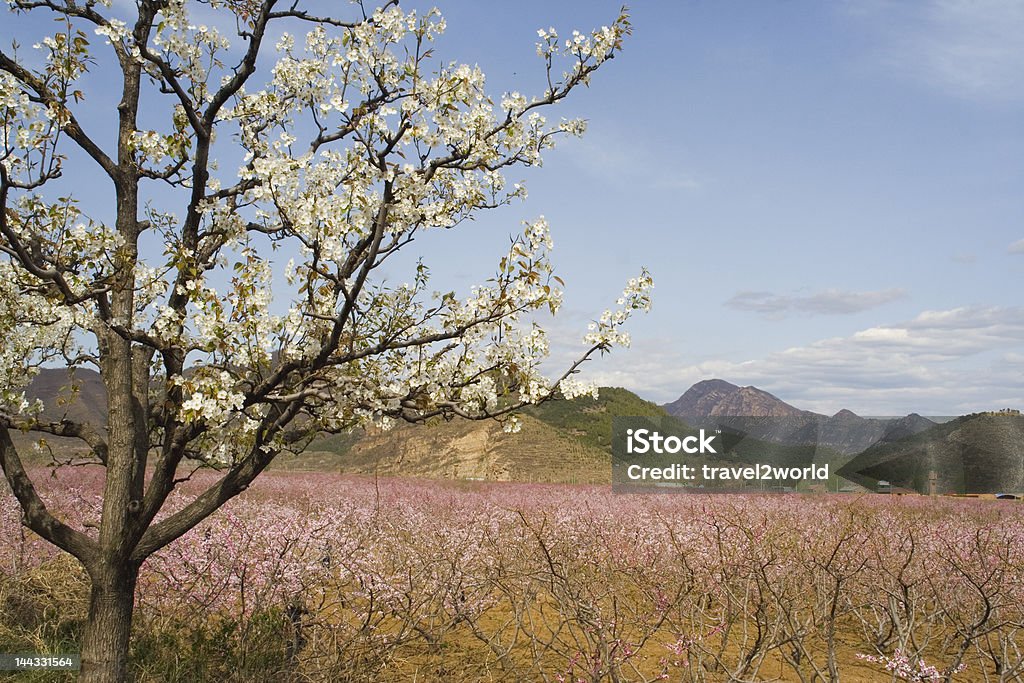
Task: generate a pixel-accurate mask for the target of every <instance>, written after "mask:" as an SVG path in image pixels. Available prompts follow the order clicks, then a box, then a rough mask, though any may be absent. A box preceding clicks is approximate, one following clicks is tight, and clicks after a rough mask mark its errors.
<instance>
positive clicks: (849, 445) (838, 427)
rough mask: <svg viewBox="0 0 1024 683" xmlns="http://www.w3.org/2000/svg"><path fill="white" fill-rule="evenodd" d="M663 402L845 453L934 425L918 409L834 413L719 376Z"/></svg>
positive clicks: (698, 417) (760, 433)
mask: <svg viewBox="0 0 1024 683" xmlns="http://www.w3.org/2000/svg"><path fill="white" fill-rule="evenodd" d="M664 408H665V410H666V411H667V412H668V413H669V414H670V415H673V416H675V417H679V418H681V419H683V420H686V421H688V422H690V423H692V424H695V425H699V424H702V423H708V422H709V421H714V422H716V423H720V424H726V425H728V426H731V427H734V428H736V429H740V430H743V431H744V432H746V433H748V434H750V435H751V436H752V437H755V438H758V439H764V440H766V441H771V442H774V443H784V444H818V445H822V446H827V447H830V448H833V449H835V450H837V451H839V452H840V453H844V454H846V455H853V454H856V453H860V452H861V451H863V450H864V449H866V448H869V447H870V446H872V445H874V444H876V443H879V442H885V441H892V440H894V439H896V438H900V437H902V436H906V435H908V434H914V433H917V432H920V431H922V430H924V429H928V428H930V427H933V426H934V425H935V423H934V422H932V421H931V420H928V419H927V418H924V417H921V416H920V415H917V414H911V415H908V416H906V417H902V418H897V419H870V418H864V417H860V416H859V415H857V414H856V413H854V412H853V411H851V410H845V409H844V410H840V411H839V412H837V413H836V414H835V415H832V416H826V415H821V414H819V413H813V412H811V411H808V410H800V409H799V408H795V407H794V406H792V405H790V404H788V403H786V402H785V401H783V400H781V399H779V398H777V397H776V396H774V395H772V394H770V393H768V392H767V391H763V390H761V389H758V388H757V387H738V386H736V385H735V384H731V383H729V382H726V381H724V380H720V379H710V380H704V381H702V382H697V383H696V384H694V385H693V386H692V387H690V388H689V389H687V390H686V393H684V394H683V395H682V396H680V397H679V398H678V399H676V400H675V401H673V402H672V403H668V404H666V405H665V406H664ZM711 418H714V420H711ZM723 418H725V419H723Z"/></svg>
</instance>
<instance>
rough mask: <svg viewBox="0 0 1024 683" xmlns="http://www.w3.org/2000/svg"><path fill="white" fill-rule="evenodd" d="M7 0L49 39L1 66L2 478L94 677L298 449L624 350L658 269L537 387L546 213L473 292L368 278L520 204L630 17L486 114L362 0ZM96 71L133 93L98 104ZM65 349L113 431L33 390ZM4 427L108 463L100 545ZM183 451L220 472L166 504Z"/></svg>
mask: <svg viewBox="0 0 1024 683" xmlns="http://www.w3.org/2000/svg"><path fill="white" fill-rule="evenodd" d="M7 4H8V5H9V6H10V9H11V10H12V12H13V13H14V14H13V16H9V17H8V19H6V20H5V24H6V25H7V26H11V25H13V23H14V22H17V21H25V22H26V23H25V27H26V30H28V29H34V28H35V27H38V26H39V24H38V22H34V21H33V17H35V16H36V15H38V14H50V15H53V16H54V17H56V19H57V24H56V26H57V29H56V31H55V32H53V33H52V34H50V35H45V36H42V37H41V39H40V41H39V42H38V43H37V44H36V45H34V46H32V48H33V49H26V48H24V47H22V46H18V45H16V44H15V45H13V46H12V47H11V48H10V49H5V50H4V51H0V145H2V146H0V252H3V254H4V255H5V258H3V259H2V260H0V290H2V293H0V338H2V339H3V341H2V342H0V464H2V465H3V470H4V473H5V475H6V478H7V481H8V482H9V484H10V486H11V488H12V490H13V492H14V495H15V496H16V497H17V499H18V501H19V503H20V505H21V508H22V510H23V515H24V517H23V521H24V524H25V525H26V526H28V527H29V528H31V529H32V530H33V531H35V532H36V533H37V534H39V535H40V536H42V537H43V538H45V539H47V540H48V541H50V542H52V543H54V544H55V545H57V546H59V547H60V548H62V549H63V550H65V551H67V552H69V553H71V554H72V555H74V556H75V557H76V558H78V559H79V560H80V561H81V563H82V564H83V566H84V567H85V569H86V570H87V572H88V575H89V577H90V580H91V585H92V590H91V596H90V601H89V619H88V624H87V627H86V632H85V634H84V640H83V644H82V659H83V666H82V678H83V679H84V680H112V681H113V680H122V679H124V677H125V675H126V668H125V667H126V653H127V647H128V637H129V629H130V624H131V615H132V604H133V594H134V587H135V583H136V580H137V576H138V571H139V567H140V565H141V564H142V563H143V562H144V561H145V560H146V558H147V557H149V556H150V555H151V554H152V553H153V552H155V551H156V550H158V549H160V548H162V547H164V546H166V545H167V544H168V543H170V542H172V541H173V540H175V539H176V538H179V537H180V536H182V535H183V534H185V533H186V532H187V531H188V530H189V529H191V528H193V527H195V526H196V525H197V524H198V523H200V522H201V521H202V520H203V519H204V518H206V517H207V516H208V515H210V514H211V513H212V512H214V511H215V510H217V509H218V507H219V506H221V505H222V504H223V503H224V502H225V501H227V500H229V499H231V498H232V497H234V496H236V495H237V494H238V493H240V492H241V491H243V490H244V489H245V488H246V487H247V486H248V485H249V483H250V482H252V481H253V479H254V478H255V477H256V476H257V475H259V474H260V472H262V471H263V470H264V469H265V468H266V467H267V465H268V464H269V463H270V462H271V460H272V459H273V458H274V457H275V456H276V455H278V454H279V453H281V452H282V451H284V450H286V449H295V448H300V447H301V446H302V444H303V443H304V442H305V440H307V439H308V438H309V437H310V436H311V435H313V434H315V433H317V432H320V431H339V430H346V429H350V428H353V427H357V426H359V425H365V424H368V423H378V424H385V425H386V424H387V423H389V422H390V421H393V420H396V419H397V420H406V421H411V422H420V421H423V420H426V419H429V418H431V417H436V416H441V417H452V416H461V417H466V418H477V419H479V418H489V417H493V418H502V419H505V418H506V417H507V416H508V415H509V413H510V412H511V411H513V410H515V409H516V408H518V407H521V406H522V405H524V404H527V403H535V402H539V401H542V400H544V399H546V398H548V397H550V396H552V395H553V394H554V393H555V392H556V391H558V390H559V389H560V390H561V393H563V394H564V395H566V396H568V397H572V396H573V395H576V394H579V393H581V392H585V391H588V390H589V389H588V388H587V387H585V386H583V385H581V384H580V383H579V382H577V381H575V380H574V379H573V378H572V376H571V375H572V374H573V373H574V371H575V370H576V369H577V368H578V366H579V363H580V362H582V361H583V360H585V359H586V358H588V357H589V356H591V355H592V354H594V353H596V352H598V351H604V350H607V349H608V348H610V347H612V346H614V345H617V344H622V343H628V337H627V336H625V333H623V332H622V331H621V327H622V324H623V323H624V322H625V321H626V319H627V318H628V316H629V314H630V312H631V311H634V310H637V309H646V308H647V307H648V305H649V296H648V291H649V288H650V287H651V280H650V278H649V276H648V275H647V274H646V273H642V274H641V275H640V276H639V277H638V278H636V279H634V280H632V281H630V284H629V286H628V287H627V289H626V291H625V292H624V294H623V297H622V298H621V299H620V300H619V302H618V309H617V310H615V311H609V312H606V313H605V314H604V315H603V316H602V317H600V319H599V320H598V321H596V322H595V323H594V324H593V325H592V328H591V330H590V333H589V334H588V335H587V337H586V342H587V346H586V350H585V351H583V353H582V355H581V356H580V358H579V360H578V361H577V362H576V363H574V364H572V365H571V366H570V367H569V368H568V369H567V371H566V373H565V374H564V375H563V376H562V377H560V378H558V379H555V380H549V379H546V378H545V377H544V376H543V375H542V373H541V372H540V369H539V365H540V363H541V361H542V360H543V359H544V358H545V356H546V355H547V351H548V343H547V341H546V337H545V333H544V331H543V329H542V328H541V327H540V326H539V325H538V324H537V322H536V320H537V317H536V315H534V314H535V312H538V311H541V312H542V311H545V310H550V311H551V312H555V311H556V310H557V309H558V307H559V303H560V301H561V288H560V286H561V285H562V283H561V281H560V280H559V279H558V278H557V277H556V276H555V275H554V274H553V271H552V267H551V265H550V262H549V259H548V252H549V250H550V248H551V246H552V242H551V237H550V234H549V231H548V225H547V223H546V221H545V220H544V219H543V218H540V219H537V220H534V221H531V222H527V223H526V224H525V230H524V231H523V232H522V234H521V235H519V236H518V237H517V238H515V239H513V240H512V242H511V245H510V248H509V249H508V251H507V253H505V254H504V255H502V256H501V258H500V260H499V262H498V264H497V267H496V270H495V273H494V275H493V277H492V278H490V279H489V280H487V281H486V282H485V283H484V284H481V285H479V286H477V287H474V288H473V289H472V290H471V292H470V293H468V295H466V296H461V297H460V296H457V295H456V294H455V293H453V292H448V293H435V292H432V291H431V289H430V286H429V282H430V270H429V268H428V266H427V265H426V264H424V263H422V262H418V263H416V264H415V265H413V266H410V273H409V276H408V282H406V283H404V284H397V285H396V284H390V283H389V282H388V281H386V280H385V279H384V278H383V277H381V275H380V269H381V268H382V266H384V265H385V264H387V265H389V266H391V265H392V264H395V266H398V265H401V264H402V262H403V261H402V259H401V258H400V257H397V256H396V255H397V254H399V252H400V251H402V250H403V249H405V251H408V249H406V248H407V247H408V245H409V244H410V243H411V242H412V241H413V239H414V238H415V237H417V236H418V235H420V234H422V233H424V232H426V231H449V230H451V229H453V228H456V227H457V226H459V225H460V224H462V223H463V222H465V221H466V220H467V219H471V218H473V217H474V216H475V215H476V214H477V213H478V212H480V211H482V210H485V209H490V208H495V207H499V206H502V205H506V204H508V203H510V202H512V201H514V200H517V199H520V198H523V197H525V194H526V192H525V189H524V187H523V186H522V185H520V184H509V183H508V182H506V179H505V175H504V173H505V171H506V170H507V169H509V168H512V167H516V166H536V165H539V164H540V163H541V155H542V153H543V152H544V151H545V150H546V149H548V148H550V147H552V146H553V145H554V143H555V141H556V139H557V138H559V137H560V136H561V135H580V134H582V132H583V129H584V124H583V122H582V121H580V120H560V121H559V122H557V123H556V122H553V121H549V120H548V119H547V118H546V117H545V115H544V114H543V111H544V110H545V109H547V108H549V107H550V106H552V105H555V104H556V103H558V102H559V101H560V100H562V99H564V98H565V97H566V96H567V95H569V93H570V92H571V91H572V90H573V89H575V88H577V87H578V86H580V85H586V84H588V83H589V80H590V78H591V75H592V74H593V73H594V72H595V71H596V70H597V69H598V68H599V67H600V66H601V65H602V64H603V63H605V62H606V61H607V60H609V59H611V58H612V57H613V56H614V55H615V54H616V52H618V50H619V49H620V48H621V45H622V41H623V38H624V37H625V36H626V35H627V34H628V33H629V23H628V17H627V15H626V14H625V13H624V12H623V13H622V14H621V16H619V17H618V18H617V19H616V20H615V21H614V23H612V24H611V25H610V26H606V27H602V28H600V29H599V30H596V31H594V32H592V33H590V34H581V33H578V32H574V33H573V34H572V36H571V37H569V38H568V39H564V38H562V37H559V36H558V34H557V33H556V32H555V31H554V30H553V29H552V30H545V31H540V32H539V36H540V41H539V43H538V45H537V52H538V55H539V56H540V59H541V63H542V68H543V73H544V74H545V75H546V83H547V85H546V89H545V90H544V92H542V93H538V94H537V95H536V96H532V97H530V96H525V95H522V94H520V93H517V92H512V93H507V94H505V95H504V96H502V97H501V98H500V99H498V100H497V101H495V100H494V99H492V98H491V97H489V96H488V94H487V93H486V91H485V88H484V85H485V84H484V75H483V73H481V71H480V69H479V68H477V67H474V66H468V65H466V64H459V63H453V62H442V61H439V60H438V59H437V58H436V57H435V55H434V51H433V48H432V43H433V41H434V39H435V37H436V36H437V35H438V34H440V33H442V32H443V31H444V29H445V22H444V19H443V18H442V17H441V15H440V14H439V13H438V12H437V11H430V12H427V13H425V14H422V15H420V14H417V13H415V12H404V11H403V10H401V9H400V8H399V7H398V6H397V3H396V2H390V3H388V4H386V5H385V6H383V7H381V8H377V9H373V10H371V9H369V8H367V7H364V6H363V5H362V3H358V4H357V5H356V6H355V8H354V9H353V11H352V14H353V18H352V20H347V19H339V18H337V17H334V16H320V15H318V14H316V13H315V12H314V11H313V10H311V9H306V8H304V7H302V3H301V2H298V1H296V2H287V3H280V2H278V1H277V0H209V1H207V2H200V1H197V2H194V3H193V2H186V0H138V2H137V3H135V7H134V8H133V10H132V14H131V16H127V15H126V14H125V12H127V11H128V8H127V6H125V5H124V4H123V3H122V4H119V5H117V6H116V7H112V6H111V3H110V2H109V0H108V1H106V2H104V0H7ZM200 18H201V20H200ZM271 44H272V49H271ZM271 51H273V52H274V56H273V59H270V60H268V59H267V58H266V57H264V56H263V55H264V53H266V52H271ZM99 73H102V74H103V79H102V81H101V80H100V79H98V78H96V75H97V74H99ZM114 74H116V77H115V76H114ZM101 83H102V85H103V88H109V87H110V85H111V83H113V84H114V87H115V88H116V89H117V90H118V91H119V101H118V102H117V104H116V108H111V110H110V111H109V114H107V115H102V114H99V113H96V111H95V108H96V107H97V106H99V104H101V103H102V97H101V96H100V95H99V92H100V91H102V90H103V88H101V87H100V84H101ZM90 107H92V108H91V109H90ZM112 121H116V124H115V125H114V128H115V134H114V135H109V136H108V135H103V134H99V133H97V130H98V129H101V128H102V127H103V126H104V125H106V126H110V124H111V122H112ZM90 128H94V129H96V130H90ZM108 138H110V139H108ZM218 162H219V163H218ZM72 165H76V166H75V167H76V168H78V167H79V166H77V165H88V167H89V168H91V169H92V170H91V171H90V172H92V173H95V174H96V175H97V176H98V177H100V178H103V180H104V182H105V183H107V184H108V187H109V188H110V189H111V190H112V192H111V193H110V195H109V201H106V199H105V198H99V199H97V198H93V200H92V201H91V202H89V205H88V207H85V208H83V202H81V201H80V199H81V198H79V197H76V196H75V194H74V187H73V186H72V185H70V184H69V183H68V180H67V179H66V178H62V171H63V170H65V169H67V168H70V167H71V166H72ZM272 255H274V256H279V259H278V260H280V261H284V260H286V259H287V258H288V257H289V256H291V257H292V258H291V260H289V261H288V264H287V267H286V268H278V267H277V261H275V260H273V259H272V258H271V256H272ZM56 361H61V362H64V363H66V364H67V365H69V366H70V367H72V368H75V367H92V368H95V369H97V370H99V372H100V374H101V376H102V380H103V384H104V386H105V388H106V393H107V397H108V398H107V406H106V415H107V422H106V424H105V425H95V424H83V423H76V422H74V421H71V420H69V419H63V420H59V421H52V420H49V419H48V418H44V417H43V413H42V411H41V406H38V405H34V404H32V403H30V402H29V401H28V400H26V394H25V389H26V386H27V383H28V382H29V381H30V379H31V377H32V376H33V373H34V372H35V371H36V370H37V369H38V368H39V367H40V366H41V365H43V364H46V363H53V362H56ZM507 426H508V427H510V428H514V427H515V423H514V421H509V422H508V423H507ZM13 429H20V430H25V431H28V432H33V433H37V434H40V435H60V436H65V437H73V438H77V439H79V440H81V441H82V442H83V443H84V444H85V445H86V446H87V448H88V451H89V453H90V454H91V457H92V459H93V460H94V461H95V462H97V463H100V464H102V465H103V466H104V467H105V482H104V491H103V503H102V516H101V520H100V522H99V524H98V528H96V529H88V530H87V529H84V528H80V527H78V526H76V525H74V524H72V523H69V522H67V521H65V520H62V519H59V518H57V516H55V515H53V514H51V513H50V512H49V511H48V510H47V507H46V504H45V502H44V500H43V499H42V498H41V497H40V495H39V494H38V492H37V490H36V488H35V486H34V484H33V481H32V477H31V473H30V472H28V471H26V468H25V467H24V466H23V464H22V461H21V459H20V457H19V454H18V452H17V449H16V448H15V446H14V444H13V442H12V439H11V437H10V430H13ZM196 463H199V464H203V465H209V466H212V467H217V468H219V469H220V471H221V473H222V474H221V476H220V477H219V478H218V479H217V481H216V483H214V484H213V485H211V486H209V488H207V489H206V490H205V491H204V492H203V493H201V494H199V495H198V496H196V497H194V498H193V499H192V500H191V501H190V502H189V503H188V504H186V505H184V506H183V507H180V509H175V510H173V511H162V509H163V507H164V504H165V502H166V501H167V499H168V496H169V495H170V494H171V493H172V492H173V491H174V489H175V487H176V486H177V485H178V484H179V483H180V482H181V480H182V477H183V475H182V472H183V470H182V467H183V466H185V465H186V464H188V465H189V466H191V465H194V464H196ZM185 471H187V470H185Z"/></svg>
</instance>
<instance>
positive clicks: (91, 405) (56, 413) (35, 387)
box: [25, 368, 107, 426]
mask: <svg viewBox="0 0 1024 683" xmlns="http://www.w3.org/2000/svg"><path fill="white" fill-rule="evenodd" d="M25 393H26V395H27V397H28V399H29V400H30V401H34V400H36V399H39V400H40V401H42V402H43V405H44V406H46V409H45V410H44V411H43V415H44V416H45V417H47V418H48V419H50V420H60V419H61V418H65V417H66V418H67V419H69V420H74V421H75V422H88V423H90V424H93V425H96V426H103V425H105V424H106V422H107V417H106V411H107V391H106V389H105V388H104V387H103V380H102V379H101V378H100V374H99V373H98V372H96V371H95V370H89V369H87V368H79V369H77V370H75V371H74V372H73V373H72V372H69V371H68V370H67V369H65V368H43V369H42V370H40V372H39V374H38V375H36V376H35V377H34V378H33V379H32V383H31V384H30V385H29V387H28V390H27V391H26V392H25Z"/></svg>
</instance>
